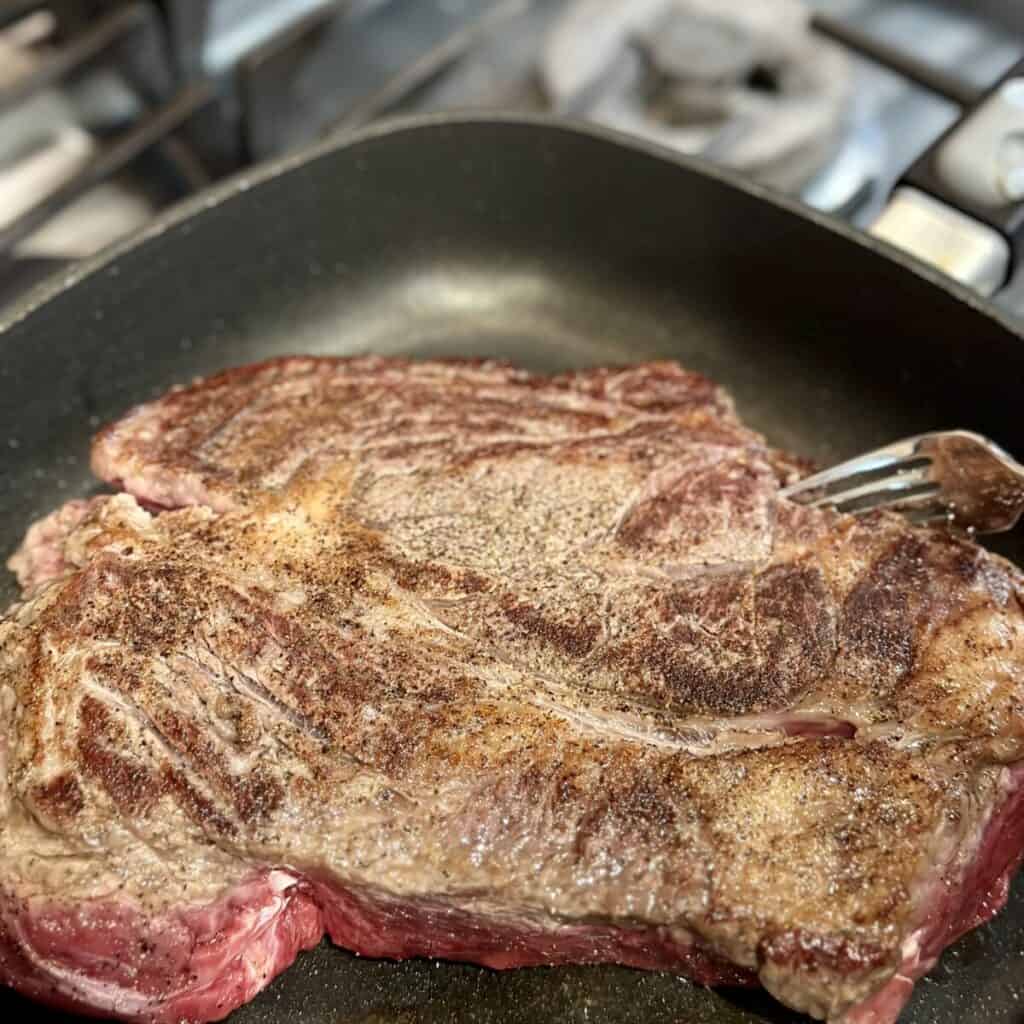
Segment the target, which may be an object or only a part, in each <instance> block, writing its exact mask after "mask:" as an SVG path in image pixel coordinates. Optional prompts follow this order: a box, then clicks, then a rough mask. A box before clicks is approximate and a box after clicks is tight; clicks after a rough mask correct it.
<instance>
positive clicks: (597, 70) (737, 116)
mask: <svg viewBox="0 0 1024 1024" xmlns="http://www.w3.org/2000/svg"><path fill="white" fill-rule="evenodd" d="M540 75H541V80H542V82H543V85H544V88H545V90H546V92H547V94H548V97H549V99H550V101H551V103H552V106H553V107H554V109H555V110H556V111H557V112H558V113H562V114H568V115H571V116H577V117H585V118H587V119H589V120H593V121H597V122H600V123H603V124H607V125H609V126H611V127H614V128H618V129H621V130H623V131H626V132H630V133H631V134H634V135H640V136H642V137H645V138H648V139H651V140H652V141H655V142H658V143H661V144H662V145H667V146H670V147H671V148H673V149H676V150H680V151H682V152H685V153H700V154H703V155H705V156H708V157H710V158H712V159H715V160H718V161H720V162H722V163H726V164H729V165H731V166H733V167H736V168H738V169H740V170H743V171H745V172H747V173H749V174H751V175H753V176H755V177H757V178H758V179H760V180H761V181H763V182H765V183H767V184H771V185H774V186H776V187H778V188H783V189H786V190H789V191H795V190H797V189H799V188H800V187H801V186H802V185H804V184H805V183H806V182H807V181H809V180H810V179H811V178H812V177H813V176H814V174H815V173H816V172H817V171H818V170H820V169H821V167H822V166H823V165H824V164H825V163H826V162H827V161H828V160H829V159H830V158H831V157H832V155H833V154H834V152H835V150H836V148H837V145H838V143H839V140H840V137H841V135H842V133H843V130H844V121H845V118H846V114H847V109H848V102H849V97H850V70H849V62H848V61H847V59H846V57H845V55H844V54H843V53H842V52H841V51H839V50H838V49H836V48H835V47H833V46H832V45H831V44H829V43H827V42H824V41H822V40H821V39H819V38H817V37H816V36H814V35H812V34H811V32H810V31H809V29H808V24H807V12H806V10H805V9H804V7H803V6H802V5H801V4H800V3H798V2H797V0H770V2H768V0H763V2H761V3H757V4H751V3H748V2H745V0H576V2H574V3H572V4H570V6H569V7H568V9H567V10H566V11H565V12H564V14H563V15H562V17H561V18H559V19H558V21H557V22H556V23H555V25H554V27H553V29H552V30H551V32H550V33H549V35H548V37H547V42H546V45H545V47H544V49H543V52H542V55H541V59H540Z"/></svg>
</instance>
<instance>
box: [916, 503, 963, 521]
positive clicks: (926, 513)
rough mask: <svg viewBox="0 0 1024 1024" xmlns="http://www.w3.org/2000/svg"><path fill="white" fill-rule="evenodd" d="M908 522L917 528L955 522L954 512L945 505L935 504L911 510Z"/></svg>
mask: <svg viewBox="0 0 1024 1024" xmlns="http://www.w3.org/2000/svg"><path fill="white" fill-rule="evenodd" d="M906 517H907V521H908V522H909V523H912V524H913V525H915V526H926V525H927V524H928V523H949V522H952V520H953V512H952V511H951V510H950V509H949V508H948V507H947V506H945V505H943V504H941V503H939V502H935V503H933V504H931V505H923V506H922V507H921V508H915V509H909V510H908V511H907V512H906Z"/></svg>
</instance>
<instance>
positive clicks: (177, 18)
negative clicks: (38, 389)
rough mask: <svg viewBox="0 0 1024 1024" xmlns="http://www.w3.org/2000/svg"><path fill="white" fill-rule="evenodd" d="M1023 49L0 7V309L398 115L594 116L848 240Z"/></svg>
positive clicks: (1021, 20)
mask: <svg viewBox="0 0 1024 1024" xmlns="http://www.w3.org/2000/svg"><path fill="white" fill-rule="evenodd" d="M1022 53H1024V3H1020V2H1018V0H1003V2H1000V0H974V2H971V0H964V2H962V3H956V2H953V0H810V2H808V3H807V4H804V3H802V2H801V0H349V2H336V0H335V2H330V0H137V2H118V0H74V2H66V0H54V2H51V3H32V2H24V0H22V2H19V0H0V304H3V303H6V302H8V301H10V300H11V299H12V298H13V297H15V296H17V295H18V294H20V293H21V292H22V291H23V290H24V289H25V288H27V287H28V286H30V285H31V284H32V283H34V282H35V281H37V280H39V279H40V278H41V277H43V276H45V275H46V274H48V273H51V272H53V271H54V270H55V269H58V268H62V267H67V266H68V265H69V263H71V262H73V261H74V260H77V259H80V258H82V257H84V256H87V255H89V254H90V253H92V252H95V251H97V250H98V249H100V248H101V247H103V246H104V245H106V244H107V243H109V242H111V241H113V240H115V239H116V238H118V237H120V236H122V235H124V234H126V233H128V232H130V231H132V230H134V229H136V228H137V227H139V226H140V225H142V224H144V223H145V222H146V221H147V220H148V219H149V218H151V217H152V216H153V215H154V213H155V212H156V211H158V210H160V209H161V208H163V207H166V206H167V205H169V204H170V203H173V202H175V201H176V200H178V199H180V198H182V197H184V196H187V195H189V194H191V193H194V192H197V191H199V190H201V189H202V188H203V187H204V186H206V185H207V184H209V183H211V182H213V181H216V180H217V179H219V178H222V177H224V176H225V175H228V174H231V173H233V172H236V171H238V170H240V169H242V168H245V167H247V166H249V165H252V164H254V163H257V162H260V161H263V160H267V159H269V158H273V157H275V156H277V155H279V154H282V153H285V152H287V151H289V150H292V149H295V148H296V147H300V146H303V145H304V144H306V143H309V142H312V141H314V140H317V139H320V138H324V137H327V136H330V135H332V134H337V133H345V132H349V131H352V130H355V129H358V128H360V127H362V126H364V125H366V124H368V123H370V122H372V121H374V120H376V119H378V118H382V117H386V116H389V115H394V114H398V113H422V112H429V111H453V110H481V111H492V110H505V111H547V112H552V113H556V114H561V115H564V116H570V117H574V118H579V119H585V120H592V121H595V122H599V123H602V124H606V125H611V126H613V127H615V128H617V129H619V130H621V131H625V132H629V133H632V134H635V135H638V136H643V137H645V138H648V139H651V140H654V141H656V142H659V143H661V144H663V145H666V146H670V147H673V148H675V149H677V150H678V151H680V152H684V153H699V154H702V155H704V156H706V157H708V158H710V159H711V160H714V161H718V162H721V163H723V164H728V165H731V166H733V167H735V168H737V169H738V170H739V171H740V172H742V173H743V174H746V175H749V176H750V177H752V178H755V179H757V180H759V181H762V182H764V183H766V184H768V185H770V186H772V187H774V188H777V189H780V190H781V191H783V192H786V193H788V194H790V195H792V196H796V197H799V199H801V200H802V201H803V202H805V203H808V204H810V205H811V206H814V207H817V208H818V209H820V210H825V211H828V212H830V213H832V214H835V215H837V216H839V217H842V218H845V219H847V220H850V221H852V222H854V223H857V224H860V225H866V224H868V223H870V221H871V220H872V219H873V218H874V217H875V216H876V215H877V213H878V210H879V209H880V206H881V204H882V202H883V201H884V198H885V197H886V195H887V193H888V190H889V188H890V186H891V185H892V183H893V182H894V181H895V179H896V178H897V176H898V175H899V174H900V172H901V171H903V170H904V169H905V168H906V167H907V166H908V165H909V164H910V163H911V162H912V160H913V159H914V157H915V156H916V155H918V154H920V153H921V152H922V151H923V150H924V149H925V147H926V146H927V145H928V144H929V143H930V142H931V141H932V140H933V139H935V138H936V137H937V136H938V135H939V134H940V133H941V132H942V131H943V130H944V128H946V127H947V126H948V125H949V124H950V123H951V122H952V121H953V120H954V119H955V118H956V116H957V113H958V110H959V109H960V108H961V107H962V106H963V105H965V104H970V103H972V102H974V101H975V100H976V99H977V98H978V97H979V96H980V95H981V94H982V93H983V92H984V90H985V88H986V87H987V86H989V85H991V84H992V83H993V82H994V81H995V80H996V79H997V78H998V77H999V76H1000V75H1001V74H1002V73H1003V72H1004V71H1005V70H1006V69H1007V68H1008V67H1009V66H1010V65H1011V64H1012V63H1013V62H1014V61H1015V60H1017V59H1019V58H1020V57H1021V55H1022ZM1022 148H1024V147H1022ZM1018 156H1019V157H1020V159H1019V160H1018V161H1017V162H1016V166H1014V167H1012V168H1010V169H1009V171H1008V172H1007V173H1008V174H1017V175H1018V178H1017V179H1015V180H1017V183H1018V184H1019V185H1020V186H1021V188H1022V190H1024V180H1019V179H1020V178H1021V176H1022V175H1024V155H1021V154H1018ZM614 215H615V216H621V217H626V216H629V210H628V205H626V206H624V207H622V208H619V209H616V210H615V213H614ZM1001 301H1003V302H1004V303H1006V304H1007V306H1008V308H1011V309H1012V310H1013V311H1014V312H1016V313H1019V314H1020V315H1022V316H1024V287H1016V288H1011V289H1009V290H1008V292H1007V293H1006V294H1005V295H1004V296H1003V297H1002V298H1001Z"/></svg>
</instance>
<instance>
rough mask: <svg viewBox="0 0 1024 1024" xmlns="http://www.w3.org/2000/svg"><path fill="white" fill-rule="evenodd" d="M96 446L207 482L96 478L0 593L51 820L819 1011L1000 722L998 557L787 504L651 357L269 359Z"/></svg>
mask: <svg viewBox="0 0 1024 1024" xmlns="http://www.w3.org/2000/svg"><path fill="white" fill-rule="evenodd" d="M96 453H97V455H96V459H97V465H98V466H99V468H100V469H101V470H102V471H103V472H104V473H106V475H107V476H108V477H110V478H111V479H116V480H126V481H130V482H131V484H132V486H133V487H136V488H138V489H141V490H142V491H143V492H145V490H146V488H147V487H149V486H150V485H151V486H152V490H151V492H149V493H144V496H145V497H147V498H149V499H151V500H159V497H160V495H161V494H162V495H164V496H172V497H173V496H177V497H176V500H178V501H183V502H184V501H192V502H195V503H200V504H202V503H206V502H209V503H212V504H214V505H215V506H216V507H217V509H218V510H219V513H218V514H216V515H214V514H213V513H211V512H210V511H209V510H208V509H206V508H192V509H189V508H186V509H182V510H180V511H174V512H167V513H164V514H162V515H160V516H158V517H155V518H151V517H149V516H146V515H145V514H144V513H142V512H140V510H139V509H138V507H137V506H136V504H135V503H134V502H133V501H132V500H131V499H129V498H127V497H124V496H122V497H116V498H112V499H109V500H108V501H106V502H105V503H103V504H101V505H99V506H97V507H96V508H95V509H93V510H92V511H91V512H90V513H89V515H88V516H87V517H86V518H85V519H84V520H83V522H82V523H81V525H80V526H78V527H77V529H76V531H75V532H74V534H73V535H72V536H71V537H69V538H68V540H67V549H66V551H65V552H64V553H63V554H62V557H65V556H66V559H65V561H66V562H67V567H66V570H62V571H65V575H64V576H63V577H62V578H60V579H58V580H57V581H56V582H54V583H53V584H52V586H51V587H50V588H49V589H45V590H43V591H41V592H40V593H39V595H38V596H36V597H35V598H34V599H33V600H32V601H30V602H29V603H27V604H26V605H24V606H22V607H21V609H20V610H19V611H18V612H17V615H16V617H11V618H10V619H7V620H4V621H3V622H2V623H0V692H2V693H8V692H9V693H10V694H12V695H13V697H12V699H13V703H14V706H15V707H16V708H17V720H16V726H15V725H14V724H13V722H14V719H13V718H12V719H11V720H10V721H8V722H6V723H3V722H0V724H4V727H5V728H6V729H8V730H9V731H10V735H11V736H12V737H13V740H12V743H11V754H10V764H9V768H8V775H9V778H10V790H11V792H12V793H13V799H14V801H15V802H19V801H20V802H22V803H24V805H25V806H26V807H32V808H35V812H34V815H35V816H34V818H33V819H32V820H33V821H34V822H35V824H34V825H32V826H31V827H32V828H35V827H37V826H38V827H40V828H48V829H51V831H52V830H53V829H54V827H56V830H57V832H58V833H59V834H60V835H61V836H62V837H65V838H66V841H67V842H69V843H70V842H74V843H78V842H80V841H81V840H82V837H83V836H85V835H89V836H92V835H94V834H96V832H97V830H102V829H103V828H104V827H105V823H109V822H110V821H111V820H112V819H113V820H117V821H119V822H127V823H129V824H130V827H131V829H132V830H133V831H134V833H135V834H137V835H138V836H140V837H141V838H140V850H141V849H142V847H144V846H146V844H151V845H156V846H159V844H160V843H166V842H169V840H168V839H167V835H168V833H169V832H170V833H173V834H174V835H175V836H177V837H178V838H177V839H175V840H174V841H175V842H179V843H181V844H182V845H183V846H185V847H188V848H190V849H196V850H198V849H207V848H211V847H212V848H214V849H216V850H217V851H221V852H223V853H224V855H225V856H227V857H231V858H235V859H238V860H241V861H245V860H246V859H247V858H248V859H257V860H259V861H260V862H261V863H288V864H297V865H308V866H312V867H315V868H316V869H317V870H318V871H322V872H325V873H326V874H328V875H333V876H335V877H338V878H340V879H343V880H344V881H345V882H346V884H348V883H350V882H351V883H352V884H358V885H365V886H368V887H370V888H376V889H379V890H380V891H382V892H386V893H390V894H391V895H393V896H395V897H396V898H402V897H405V896H407V897H411V898H415V897H417V896H418V895H422V894H430V895H431V898H447V899H450V900H452V901H453V902H455V903H459V905H460V906H461V905H463V904H464V903H472V901H473V900H474V899H478V898H480V894H491V895H493V894H498V895H497V897H495V898H498V899H500V901H501V902H502V904H503V905H506V906H507V907H508V908H509V912H510V913H523V914H527V915H532V916H533V917H534V918H537V919H543V920H549V921H551V922H557V923H565V922H572V921H602V922H607V921H611V922H617V921H621V922H629V923H630V925H634V924H638V923H639V924H643V925H644V926H648V925H650V926H654V927H658V928H665V929H670V930H674V931H673V934H675V933H678V934H679V936H680V941H684V940H686V939H692V938H696V939H697V940H699V942H700V943H701V945H702V947H704V948H706V949H707V950H709V951H710V952H711V953H713V954H714V955H717V956H721V957H725V958H728V959H729V960H731V961H733V962H735V963H737V964H740V965H742V966H744V967H747V968H760V969H762V970H763V971H764V972H765V976H766V978H768V979H769V981H770V983H771V984H772V985H773V986H775V990H779V991H785V992H786V993H787V997H788V995H789V993H790V992H791V987H790V986H789V984H788V982H786V981H784V980H782V981H780V980H779V979H781V978H783V977H784V976H785V977H786V978H789V979H792V978H793V977H804V976H810V975H811V974H813V975H814V976H815V978H816V979H817V981H816V982H815V986H816V987H815V991H818V990H825V989H828V988H829V985H831V984H832V982H835V986H840V987H835V992H836V993H837V994H836V995H835V999H836V1000H837V1002H836V1005H840V1004H843V1005H852V1003H853V1002H855V1001H856V1000H857V999H860V998H862V997H863V996H864V995H865V994H866V993H867V992H869V991H871V990H873V987H876V986H877V985H878V984H879V983H880V980H884V978H885V977H886V976H887V972H888V973H891V972H892V971H894V970H895V969H896V967H897V965H898V964H899V962H900V957H901V952H900V949H901V943H902V942H903V940H904V939H905V938H906V937H907V935H908V934H909V932H910V931H912V929H913V928H914V927H916V922H915V920H914V918H913V914H914V910H915V906H916V902H915V899H916V897H915V894H916V893H917V891H918V890H919V888H920V886H921V885H922V884H923V880H926V879H928V878H931V877H932V876H933V875H934V873H935V872H936V870H939V869H940V868H942V867H944V866H945V865H947V863H948V862H949V858H950V857H951V856H952V855H953V851H955V850H956V849H957V845H958V843H963V842H965V841H966V840H967V837H969V836H970V835H971V834H972V830H974V829H976V828H977V827H978V825H979V822H980V821H981V819H982V816H983V814H984V809H985V808H986V807H988V806H991V804H992V802H993V801H994V800H995V799H996V797H997V794H998V789H999V785H1000V781H999V780H1000V773H1001V770H1002V768H1001V766H1002V765H1003V764H1005V763H1010V762H1013V761H1015V760H1017V759H1019V758H1020V757H1021V756H1022V753H1024V729H1022V707H1024V671H1022V669H1024V616H1022V614H1021V607H1020V605H1019V602H1018V594H1019V593H1021V577H1020V575H1019V573H1018V572H1017V570H1015V569H1014V568H1013V567H1011V566H1009V565H1008V564H1007V563H1005V562H1002V561H1001V560H999V559H996V558H994V557H992V556H990V555H987V554H985V553H984V552H983V551H981V550H980V549H979V548H977V547H976V546H975V545H973V544H969V543H967V542H965V541H962V540H958V539H955V538H951V537H948V536H946V535H944V534H941V533H938V532H934V531H927V530H918V529H912V528H910V527H908V526H907V525H906V524H905V523H904V522H902V521H901V520H900V519H898V518H896V517H893V516H887V515H884V514H876V515H874V516H869V517H866V518H865V519H863V520H859V521H855V520H852V519H849V518H846V517H839V516H835V515H833V514H830V513H822V512H815V511H807V510H800V509H796V508H795V507H793V506H791V505H789V504H788V503H787V502H785V501H782V500H781V499H780V498H779V496H778V487H779V481H780V478H781V477H783V476H784V475H785V472H786V470H785V466H786V465H787V463H786V462H785V460H783V459H780V458H779V457H778V456H777V455H776V454H774V453H772V452H770V451H769V450H768V449H767V448H766V447H765V445H764V443H763V441H762V440H761V439H760V438H759V437H758V436H757V435H756V434H754V433H752V432H751V431H749V430H747V429H746V428H744V427H743V426H742V425H741V424H740V423H739V422H738V421H737V420H736V418H735V416H734V414H733V412H732V410H731V406H730V403H729V401H728V399H727V397H726V396H724V395H723V394H722V393H721V392H720V391H719V390H718V389H716V388H715V387H714V386H713V385H712V384H710V382H708V381H706V380H705V379H704V378H701V377H699V376H697V375H694V374H689V373H686V372H685V371H681V370H680V369H679V368H677V367H673V366H672V365H670V364H654V365H652V366H647V367H634V368H628V369H602V370H594V371H587V372H582V373H579V374H570V375H564V376H561V377H558V378H553V379H546V378H536V377H533V376H531V375H529V374H526V373H524V372H523V371H518V370H513V369H511V368H508V367H503V366H498V365H495V364H490V363H475V364H423V365H419V366H414V365H410V364H407V363H404V362H402V361H398V360H381V359H376V358H373V359H370V358H368V359H359V360H351V361H337V360H314V359H308V360H283V361H275V362H272V363H267V364H260V365H258V366H255V367H250V368H246V369H244V370H241V371H229V372H228V373H226V374H222V375H219V376H217V377H214V378H211V379H209V380H207V381H204V382H201V383H200V384H198V385H196V386H194V387H192V388H189V389H184V390H182V391H179V392H175V393H173V394H172V395H170V396H168V397H167V398H165V399H163V400H161V401H160V402H158V403H155V404H153V405H150V406H148V407H142V408H141V409H139V410H136V411H135V412H133V413H132V414H130V415H129V416H128V417H127V418H126V419H125V420H124V421H122V422H120V423H119V424H115V425H113V426H112V427H110V428H107V429H106V430H105V432H104V433H103V434H101V436H100V437H99V438H98V439H97V444H96ZM154 474H158V475H159V479H157V478H156V477H154ZM0 707H3V705H2V704H0ZM793 716H798V720H799V716H804V718H805V719H807V720H814V719H816V718H817V719H820V720H822V721H825V722H827V723H828V722H832V723H839V724H840V725H842V726H843V728H841V729H836V730H835V731H834V735H831V736H815V735H804V736H797V737H796V738H788V737H787V731H786V727H785V721H786V720H787V719H789V718H793ZM55 750H56V751H60V752H61V754H60V766H61V770H60V771H59V772H55V771H54V770H53V767H52V757H51V756H50V755H52V754H53V752H54V751H55ZM55 823H56V824H55ZM26 827H28V826H26ZM12 835H13V833H12ZM181 837H184V838H181ZM16 841H17V837H16V836H15V837H14V838H11V837H10V836H9V837H8V839H7V842H9V843H15V842H16ZM190 844H191V845H190ZM3 855H4V847H3V845H2V842H0V857H2V856H3ZM12 856H13V855H12ZM138 856H139V857H140V858H142V857H143V853H142V852H140V853H139V854H138ZM147 863H148V862H147ZM33 877H34V876H33ZM129 881H130V877H129ZM133 895H134V896H135V897H136V898H138V899H139V900H140V901H144V902H145V901H151V902H154V901H155V903H157V904H159V902H160V899H161V898H162V897H161V894H160V893H159V892H154V891H153V890H152V889H149V890H147V891H146V892H143V893H135V894H133ZM460 901H461V902H460ZM822 979H824V980H822ZM815 998H817V996H815ZM817 1005H818V1004H817V1003H815V1004H814V1006H817ZM808 1007H809V1008H812V1007H811V1004H808Z"/></svg>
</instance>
